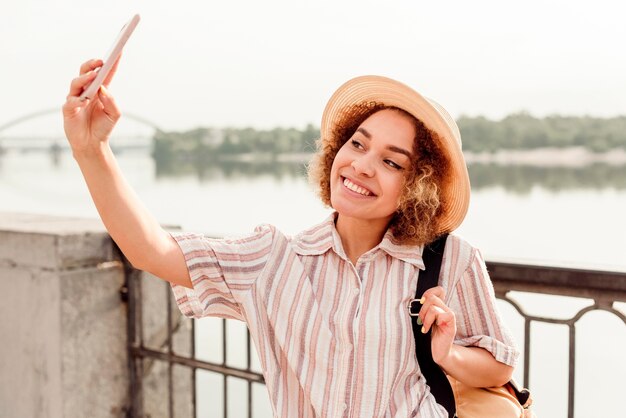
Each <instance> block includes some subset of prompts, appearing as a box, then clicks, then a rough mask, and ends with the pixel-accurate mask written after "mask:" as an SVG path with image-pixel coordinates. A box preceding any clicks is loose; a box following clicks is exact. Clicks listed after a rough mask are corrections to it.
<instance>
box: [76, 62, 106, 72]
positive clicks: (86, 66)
mask: <svg viewBox="0 0 626 418" xmlns="http://www.w3.org/2000/svg"><path fill="white" fill-rule="evenodd" d="M102 64H103V63H102V60H100V59H91V60H89V61H85V62H83V64H82V65H81V66H80V72H79V75H83V74H85V73H88V72H89V71H91V70H95V69H96V68H100V67H102Z"/></svg>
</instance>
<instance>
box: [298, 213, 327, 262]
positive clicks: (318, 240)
mask: <svg viewBox="0 0 626 418" xmlns="http://www.w3.org/2000/svg"><path fill="white" fill-rule="evenodd" d="M334 230H335V228H334V221H333V219H332V217H329V218H327V219H326V220H325V221H324V222H322V223H319V224H317V225H315V226H312V227H311V228H308V229H306V230H304V231H302V232H300V233H299V234H297V235H295V236H294V237H293V238H290V242H291V246H292V248H293V249H294V250H295V251H296V253H298V254H300V255H320V254H323V253H325V252H326V251H328V250H329V249H330V248H332V247H333V243H334V239H335V237H334Z"/></svg>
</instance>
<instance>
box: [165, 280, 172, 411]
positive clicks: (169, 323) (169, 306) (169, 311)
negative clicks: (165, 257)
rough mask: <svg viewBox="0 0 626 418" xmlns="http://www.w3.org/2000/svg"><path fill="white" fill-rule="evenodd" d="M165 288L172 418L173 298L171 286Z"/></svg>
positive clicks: (168, 379)
mask: <svg viewBox="0 0 626 418" xmlns="http://www.w3.org/2000/svg"><path fill="white" fill-rule="evenodd" d="M163 288H164V289H165V297H166V300H167V353H168V360H167V390H168V392H169V394H168V401H169V415H170V418H174V376H173V368H174V367H173V365H174V363H173V362H172V354H173V353H172V344H173V343H172V298H171V297H170V287H169V286H163Z"/></svg>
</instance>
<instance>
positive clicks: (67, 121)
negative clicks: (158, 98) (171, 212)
mask: <svg viewBox="0 0 626 418" xmlns="http://www.w3.org/2000/svg"><path fill="white" fill-rule="evenodd" d="M118 63H119V60H118ZM118 63H116V64H115V68H114V69H113V70H112V71H111V73H110V74H109V76H108V77H107V79H106V80H105V82H104V83H103V87H101V88H100V91H99V92H98V95H97V97H94V98H93V99H92V100H85V101H81V100H80V99H79V96H80V94H81V93H82V91H83V89H84V88H85V87H86V86H87V85H89V83H90V82H91V81H92V80H93V79H94V78H95V76H96V71H95V70H96V69H97V68H99V67H100V66H102V61H101V60H90V61H87V62H85V63H84V64H83V65H82V66H81V68H80V75H79V77H77V78H75V79H74V80H72V83H71V85H70V92H69V94H68V96H67V100H66V102H65V104H64V105H63V124H64V129H65V134H66V136H67V139H68V141H69V143H70V146H71V148H72V154H73V156H74V159H75V160H76V162H77V163H78V165H79V167H80V170H81V172H82V174H83V177H84V178H85V181H86V183H87V187H88V188H89V193H90V194H91V198H92V199H93V202H94V203H95V205H96V208H97V209H98V213H99V214H100V218H101V219H102V222H103V223H104V226H105V227H106V229H107V230H108V232H109V234H110V235H111V237H112V238H113V240H114V241H115V242H116V243H117V245H118V246H119V247H120V249H121V250H122V252H123V253H124V255H125V256H126V258H128V260H129V261H130V262H131V264H132V265H133V266H134V267H136V268H138V269H141V270H145V271H148V272H150V273H152V274H154V275H155V276H157V277H160V278H162V279H164V280H167V281H169V282H172V283H175V284H180V285H183V286H186V287H191V280H190V278H189V273H188V271H187V267H186V263H185V259H184V256H183V254H182V252H181V250H180V249H179V247H178V245H177V244H176V242H175V240H174V239H173V238H172V237H171V236H170V234H169V233H168V232H167V231H165V230H164V229H163V228H162V227H161V226H160V225H159V223H158V222H157V221H156V219H155V218H154V217H153V216H152V215H151V214H150V213H149V212H148V210H147V209H146V207H145V206H144V205H143V204H142V203H141V201H140V200H139V198H138V197H137V195H136V193H135V192H134V191H133V189H132V188H131V187H130V185H129V184H128V182H127V181H126V179H125V178H124V176H123V174H122V172H121V170H120V168H119V166H118V164H117V161H116V159H115V156H114V155H113V152H112V151H111V147H110V145H109V137H110V135H111V132H112V130H113V127H114V126H115V124H116V123H117V121H118V120H119V118H120V116H121V114H120V110H119V108H118V107H117V105H116V103H115V100H114V99H113V97H112V96H111V95H110V94H109V93H108V90H107V87H108V85H109V83H110V81H111V79H112V78H113V76H114V74H115V71H116V69H117V64H118Z"/></svg>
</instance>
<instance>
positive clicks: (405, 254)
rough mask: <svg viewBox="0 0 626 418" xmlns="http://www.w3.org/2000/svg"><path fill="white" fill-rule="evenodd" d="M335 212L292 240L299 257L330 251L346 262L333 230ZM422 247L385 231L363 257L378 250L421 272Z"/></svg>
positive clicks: (369, 255) (372, 254)
mask: <svg viewBox="0 0 626 418" xmlns="http://www.w3.org/2000/svg"><path fill="white" fill-rule="evenodd" d="M336 215H337V214H336V212H335V213H332V214H330V215H329V216H328V217H327V218H326V219H325V220H324V222H322V223H320V224H318V225H316V226H314V227H312V228H310V229H308V230H306V231H303V232H301V233H300V234H298V235H296V236H295V237H294V238H293V239H292V246H293V249H294V251H295V252H296V253H297V254H300V255H322V254H324V253H325V252H327V251H328V250H330V249H332V250H333V251H334V252H335V253H336V254H337V255H338V256H339V257H341V258H343V259H344V260H347V259H348V257H347V256H346V254H345V252H344V250H343V245H342V243H341V238H340V237H339V233H338V232H337V229H336V228H335V218H336ZM423 248H424V247H423V246H422V245H405V244H399V243H397V242H396V241H395V239H394V237H393V234H392V233H391V230H387V232H386V233H385V235H384V236H383V239H382V241H381V242H380V244H378V245H377V246H376V247H374V248H372V249H371V250H370V251H368V252H367V253H366V254H364V255H363V257H366V258H367V257H370V258H372V257H375V256H376V255H377V254H378V252H379V251H380V250H383V251H384V252H386V253H387V254H389V255H390V256H391V257H394V258H397V259H399V260H402V261H404V262H406V263H409V264H411V265H413V266H415V267H417V268H419V269H421V270H423V269H424V260H423V259H422V250H423Z"/></svg>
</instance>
